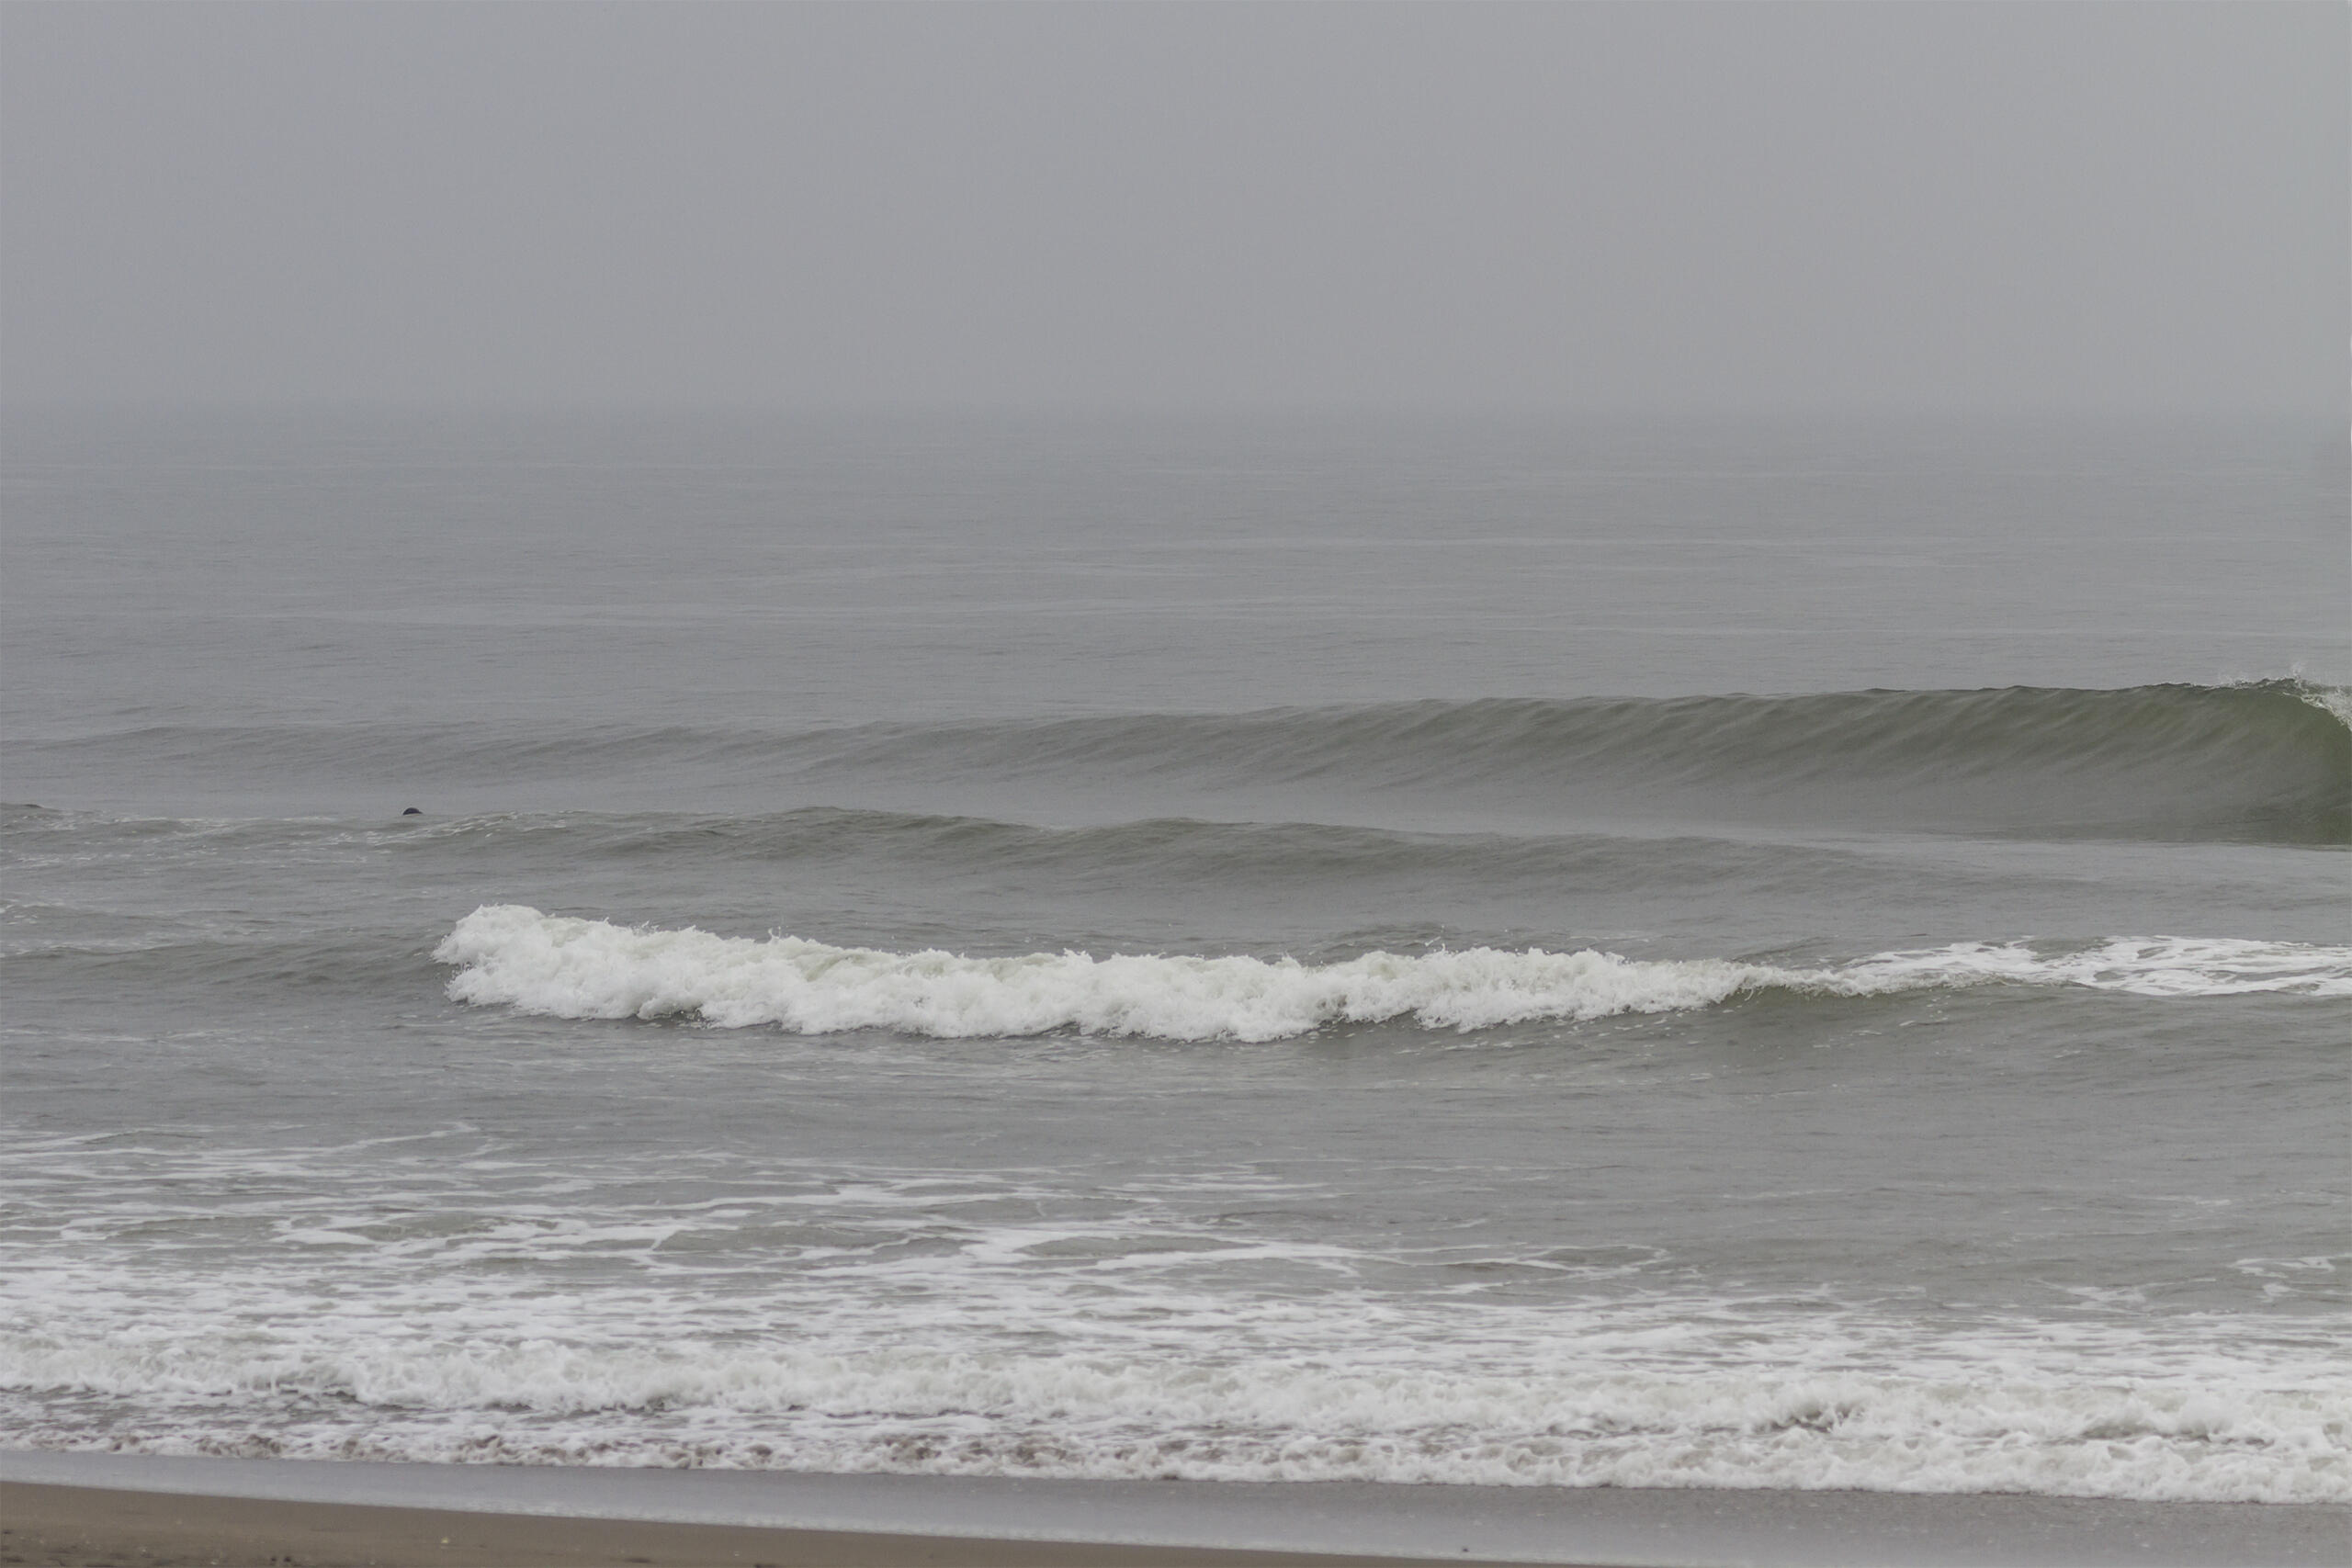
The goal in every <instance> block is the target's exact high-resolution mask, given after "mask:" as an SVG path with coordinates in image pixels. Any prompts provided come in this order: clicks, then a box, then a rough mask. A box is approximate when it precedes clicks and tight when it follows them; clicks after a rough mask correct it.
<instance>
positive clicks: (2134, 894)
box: [0, 416, 2352, 1501]
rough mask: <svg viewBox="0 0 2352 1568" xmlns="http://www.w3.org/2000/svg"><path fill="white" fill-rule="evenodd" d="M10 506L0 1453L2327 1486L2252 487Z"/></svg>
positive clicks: (306, 428)
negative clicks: (44, 1450) (5, 1438)
mask: <svg viewBox="0 0 2352 1568" xmlns="http://www.w3.org/2000/svg"><path fill="white" fill-rule="evenodd" d="M2339 446H2340V444H2339ZM7 457H8V473H7V485H8V512H9V515H10V517H11V520H12V523H11V542H10V546H9V551H10V584H9V587H8V589H7V595H8V608H9V614H8V615H7V616H6V622H5V626H0V637H4V638H5V640H6V653H7V667H8V669H9V671H10V672H11V679H10V681H9V682H8V686H7V694H6V695H7V711H6V729H7V733H8V735H9V737H10V742H9V746H8V748H7V752H6V758H5V761H4V762H0V767H4V768H5V774H0V777H5V780H6V784H5V791H6V797H7V798H9V799H12V800H16V801H19V802H33V801H37V802H39V803H40V804H39V805H38V806H37V807H36V806H32V805H18V806H15V807H8V808H7V809H6V813H5V815H0V855H5V857H6V898H7V904H6V917H7V918H6V924H5V926H0V941H5V944H6V945H5V950H0V952H4V953H5V957H0V962H5V964H6V968H7V971H8V976H9V978H8V986H9V995H10V998H11V1001H10V1007H9V1010H8V1017H7V1020H6V1024H5V1029H6V1036H5V1037H6V1052H7V1068H6V1073H7V1083H8V1091H9V1092H8V1095H7V1097H6V1106H5V1109H4V1110H0V1113H4V1114H5V1115H6V1117H7V1119H8V1122H9V1125H10V1130H11V1131H10V1140H9V1144H8V1147H7V1150H6V1154H5V1155H4V1156H0V1179H4V1180H5V1185H0V1201H5V1208H0V1247H6V1249H7V1260H8V1264H9V1267H8V1269H7V1270H6V1280H5V1282H0V1312H4V1313H5V1315H0V1409H4V1410H5V1411H6V1420H7V1423H8V1428H9V1430H10V1431H11V1432H12V1434H14V1440H15V1441H17V1442H18V1443H21V1444H30V1445H36V1446H43V1447H57V1448H126V1449H136V1450H149V1451H154V1452H164V1453H216V1454H244V1455H287V1456H317V1457H344V1458H359V1459H412V1460H438V1459H458V1460H499V1461H560V1462H587V1463H596V1464H607V1465H643V1464H664V1465H673V1464H700V1465H715V1466H743V1467H770V1468H786V1469H805V1470H838V1471H857V1470H895V1471H912V1472H960V1473H995V1474H1019V1475H1032V1476H1062V1477H1099V1478H1114V1477H1155V1476H1188V1477H1198V1478H1207V1479H1225V1480H1244V1481H1258V1480H1384V1481H1428V1482H1452V1483H1517V1484H1528V1483H1532V1484H1544V1485H1591V1484H1601V1483H1607V1484H1619V1485H1646V1486H1661V1485H1662V1486H1702V1487H1732V1488H1753V1487H1801V1488H1803V1487H1848V1488H1851V1487H1861V1488H1877V1489H1892V1490H1911V1491H1962V1492H1965V1491H2006V1492H2029V1493H2031V1492H2039V1493H2048V1494H2060V1495H2084V1496H2111V1497H2127V1498H2143V1499H2204V1500H2263V1501H2316V1500H2337V1501H2341V1500H2344V1499H2346V1498H2347V1497H2352V1389H2347V1380H2346V1377H2345V1375H2344V1373H2343V1371H2342V1367H2341V1355H2340V1347H2341V1344H2342V1342H2343V1341H2342V1336H2343V1334H2344V1332H2345V1329H2346V1326H2347V1319H2352V1311H2347V1308H2352V1302H2347V1298H2346V1269H2347V1267H2352V1257H2347V1255H2346V1251H2345V1248H2344V1246H2343V1242H2342V1227H2341V1223H2340V1216H2341V1214H2342V1212H2343V1210H2342V1207H2341V1205H2342V1202H2343V1199H2344V1196H2345V1188H2346V1184H2347V1183H2346V1174H2347V1173H2346V1159H2345V1156H2344V1151H2343V1140H2342V1128H2343V1125H2344V1121H2343V1118H2344V1111H2345V1108H2346V1107H2345V1094H2344V1077H2343V1066H2344V1056H2343V1043H2344V1039H2345V1036H2346V1029H2345V1024H2346V1019H2347V1016H2352V1015H2348V1014H2347V998H2352V910H2348V909H2347V883H2346V872H2347V861H2346V836H2347V831H2352V828H2348V827H2347V822H2348V821H2352V818H2347V802H2352V728H2347V724H2346V712H2347V707H2346V697H2345V692H2344V686H2345V682H2346V678H2347V675H2352V671H2347V669H2346V660H2347V658H2352V649H2347V646H2346V636H2345V629H2344V626H2343V605H2344V604H2345V603H2346V600H2347V595H2348V594H2352V589H2348V588H2347V585H2346V581H2345V579H2346V574H2347V568H2346V560H2345V558H2344V552H2343V549H2342V538H2341V517H2342V514H2343V506H2344V501H2345V479H2344V472H2343V461H2342V454H2341V451H2340V449H2338V450H2335V451H2330V450H2329V449H2328V448H2326V447H2325V446H2324V445H2322V443H2321V442H2320V440H2319V439H2318V437H2317V436H2315V435H2314V434H2311V433H2301V432H2292V431H2287V432H2281V431H2205V432H2189V433H2185V434H2184V433H2182V432H2177V431H2174V432H2149V431H2144V430H2143V431H2128V430H2115V429H2105V430H2098V429H2088V428H2085V429H2080V430H2074V431H2066V432H2052V431H2047V430H2044V431H2015V430H2012V431H1996V430H1976V431H1928V430H1923V429H1917V428H1912V429H1894V428H1887V429H1881V430H1861V431H1857V430H1846V431H1823V430H1812V431H1801V430H1786V429H1783V430H1778V431H1770V430H1759V429H1745V430H1724V429H1714V430H1707V429H1700V428H1696V427H1691V428H1683V429H1679V430H1666V429H1633V428H1620V429H1613V430H1590V429H1588V430H1574V429H1565V430H1564V429H1545V428H1539V427H1533V426H1512V427H1509V428H1501V429H1498V428H1484V427H1481V428H1473V427H1464V426H1456V427H1444V426H1437V425H1418V426H1408V427H1398V426H1393V425H1392V426H1388V427H1374V426H1369V425H1365V424H1363V423H1352V424H1351V423H1344V422H1325V423H1294V424H1288V425H1270V424H1269V425H1257V426H1246V427H1245V426H1217V425H1211V424H1206V423H1203V424H1197V425H1184V426H1180V427H1168V428H1144V427H1139V426H1134V425H1126V424H1120V423H1114V422H1108V421H1097V422H1091V423H1086V422H1061V423H1047V422H1031V423H983V422H970V421H966V422H956V421H929V422H922V421H896V422H891V421H874V422H866V423H840V422H835V423H822V424H810V423H801V424H790V423H766V424H761V423H754V422H749V421H732V422H729V421H718V420H711V421H704V422H699V423H696V422H688V421H683V420H673V421H668V422H663V421H656V420H643V421H638V422H635V423H626V422H623V423H605V424H602V425H596V424H591V423H582V422H573V423H562V422H553V421H548V422H537V423H532V422H516V421H506V422H498V421H472V422H468V421H462V420H458V419H457V418H455V417H454V416H452V417H450V418H447V419H440V420H411V421H408V422H406V423H397V424H393V423H378V424H373V425H370V424H365V423H355V422H349V421H345V422H342V423H337V422H334V421H329V420H323V419H313V420H308V421H288V420H277V421H271V420H266V419H260V418H258V417H252V418H245V419H243V420H232V419H229V418H227V417H226V416H222V417H220V418H216V419H209V420H195V419H187V420H180V421H177V422H167V421H149V422H143V423H142V422H136V421H129V422H126V421H116V422H113V423H96V422H94V421H91V420H88V419H81V420H75V419H69V418H66V417H64V416H42V417H39V418H35V417H31V416H26V417H24V418H21V419H19V420H18V422H17V423H16V424H15V425H14V426H12V430H11V435H10V439H9V442H8V453H7ZM2331 518H2333V521H2332V522H2331V521H2330V519H2331ZM409 806H416V807H420V812H419V814H418V815H416V816H413V817H406V818H403V817H401V816H400V815H399V813H400V811H401V809H402V808H403V807H409Z"/></svg>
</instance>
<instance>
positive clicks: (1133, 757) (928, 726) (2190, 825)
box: [16, 680, 2352, 843]
mask: <svg viewBox="0 0 2352 1568" xmlns="http://www.w3.org/2000/svg"><path fill="white" fill-rule="evenodd" d="M17 751H18V753H19V758H18V761H17V764H16V766H17V771H18V772H19V773H29V774H30V775H31V776H32V777H34V778H36V779H37V778H38V777H39V776H40V768H41V766H42V765H44V764H43V762H42V759H43V758H44V757H45V758H46V759H47V763H48V765H53V766H55V767H58V768H61V769H64V770H67V771H69V772H77V771H85V770H89V769H93V768H96V769H100V770H104V771H108V772H113V773H119V774H122V775H124V776H130V777H139V778H142V779H154V780H164V779H169V778H174V777H177V776H180V775H185V776H186V777H187V779H188V780H189V781H190V787H191V788H219V787H226V786H227V784H228V783H229V782H231V781H242V782H238V783H236V784H235V787H236V788H238V789H240V790H243V791H246V792H248V793H250V792H251V791H255V790H258V791H262V792H263V793H265V794H266V793H268V792H270V791H277V792H279V793H285V792H287V791H306V792H309V793H310V794H311V795H316V796H318V797H319V798H340V799H345V800H348V799H350V798H353V797H354V793H355V792H356V793H357V795H361V796H365V795H369V794H370V792H373V791H376V790H379V788H380V787H381V781H383V780H384V779H387V778H399V779H401V780H404V781H406V782H405V783H404V784H403V785H402V786H401V787H402V788H404V789H407V790H410V791H413V792H419V793H424V794H425V795H427V797H428V798H435V797H446V796H450V795H464V794H465V793H466V792H469V791H470V792H487V793H486V794H485V795H484V797H483V799H482V804H483V805H484V806H485V807H489V806H490V805H491V803H492V801H495V802H496V803H497V807H513V806H514V805H515V804H518V803H519V802H521V801H526V800H528V801H537V802H538V803H540V804H547V805H556V806H565V807H580V806H592V805H595V804H597V803H598V802H600V801H604V802H613V801H620V802H625V803H638V802H640V801H642V800H645V799H650V798H663V799H674V798H675V791H676V781H677V780H679V779H680V778H682V777H692V778H694V779H695V780H696V781H698V782H697V788H698V790H700V791H701V792H702V793H704V794H706V795H709V796H710V798H711V799H712V800H714V801H715V802H719V803H723V804H725V805H727V806H728V807H729V808H733V807H740V806H742V805H746V804H749V803H750V802H752V801H754V800H755V801H757V802H758V803H759V804H760V807H761V808H763V809H773V808H775V807H777V806H779V805H791V804H808V805H838V804H840V803H841V802H842V795H843V793H844V791H850V792H854V796H855V797H856V798H857V799H858V800H859V801H860V802H861V803H862V804H867V805H877V806H888V807H893V808H899V809H910V810H918V811H933V812H941V813H949V814H975V807H976V806H977V807H978V813H977V814H981V815H986V814H989V812H990V810H991V809H993V808H998V807H1001V806H1002V804H1003V798H1004V796H1005V795H1007V794H1008V793H1015V794H1017V795H1018V796H1019V798H1021V799H1022V800H1023V801H1024V802H1029V803H1033V804H1035V805H1037V806H1038V807H1039V808H1041V809H1052V810H1055V811H1057V812H1064V813H1068V814H1072V815H1076V816H1081V817H1097V818H1099V817H1102V816H1104V815H1106V814H1108V815H1115V816H1117V817H1120V818H1131V817H1133V816H1134V815H1135V811H1134V809H1133V808H1134V806H1135V805H1136V802H1137V801H1138V800H1143V799H1148V800H1150V801H1151V802H1152V803H1153V805H1154V807H1155V809H1159V810H1160V811H1162V812H1163V813H1164V814H1168V815H1205V816H1225V817H1231V816H1235V815H1250V816H1258V817H1261V818H1262V817H1263V816H1264V815H1265V814H1266V812H1265V810H1264V807H1266V806H1267V805H1268V804H1269V803H1276V814H1278V815H1284V814H1286V815H1295V816H1308V817H1312V816H1314V815H1315V814H1316V813H1317V812H1319V811H1325V810H1328V809H1330V808H1334V807H1340V808H1344V809H1345V810H1347V811H1348V812H1351V813H1352V814H1353V815H1355V816H1356V817H1358V818H1366V817H1369V818H1372V819H1375V820H1394V821H1397V822H1409V821H1423V820H1427V819H1429V818H1432V817H1443V818H1446V819H1447V820H1448V821H1449V822H1451V823H1453V824H1454V825H1457V826H1458V825H1460V824H1461V823H1462V821H1463V819H1464V818H1465V817H1466V818H1477V817H1479V816H1482V815H1484V816H1490V817H1496V818H1508V819H1510V820H1512V821H1518V822H1524V821H1528V820H1532V819H1540V820H1544V821H1547V822H1553V823H1561V822H1576V821H1618V820H1626V819H1660V820H1677V821H1682V822H1709V823H1736V822H1791V823H1804V824H1828V825H1846V826H1853V827H1857V828H1866V829H1880V828H1891V829H1929V830H1951V831H1963V832H1972V833H1996V834H2018V835H2024V836H2054V837H2074V836H2087V837H2123V838H2148V839H2158V840H2221V841H2227V840H2236V841H2256V842H2266V841H2267V842H2278V843H2344V842H2352V699H2347V697H2346V694H2345V693H2343V692H2342V691H2340V690H2337V689H2335V688H2333V687H2322V686H2314V685H2311V684H2308V683H2306V682H2301V681H2296V680H2276V681H2266V682H2252V683H2246V684H2240V685H2230V686H2196V685H2158V686H2136V687H2129V688H2123V689H2119V690H2108V691H2098V690H2075V689H2066V688H2042V687H2022V686H2020V687H2007V688H2001V689H1993V690H1985V691H1915V692H1903V691H1866V692H1844V693H1829V694H1814V695H1800V696H1701V697H1679V698H1626V699H1602V698H1577V699H1564V700H1553V699H1538V698H1495V699H1487V700H1480V701H1474V702H1449V701H1428V702H1414V703H1399V704H1387V705H1374V706H1353V707H1317V708H1276V709H1265V710H1261V711H1257V712H1250V713H1239V714H1168V713H1147V714H1129V715H1116V716H1100V717H1083V718H1062V719H1024V720H991V721H984V722H970V723H966V722H955V723H923V724H874V725H865V726H858V727H854V728H803V729H780V730H771V729H760V728H697V727H694V726H664V727H660V728H631V727H627V726H608V727H584V728H583V727H571V728H565V729H562V730H560V731H555V732H548V733H538V732H536V731H534V730H533V729H532V728H530V727H529V726H528V725H518V726H502V727H500V728H498V729H497V730H495V731H494V732H492V731H485V730H484V729H481V728H476V727H471V726H448V725H442V726H404V725H368V726H364V727H345V726H332V727H330V726H273V727H261V728H190V727H152V728H138V729H129V730H121V731H116V732H112V733H108V734H102V735H94V736H85V737H82V738H78V739H58V740H50V741H43V742H34V743H31V744H29V745H20V746H19V747H18V748H17ZM26 757H30V759H31V761H30V763H29V764H28V762H27V761H25V758H26ZM1237 808H1238V809H1237ZM1321 819H1323V820H1330V819H1331V818H1329V817H1328V816H1327V817H1324V818H1321Z"/></svg>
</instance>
